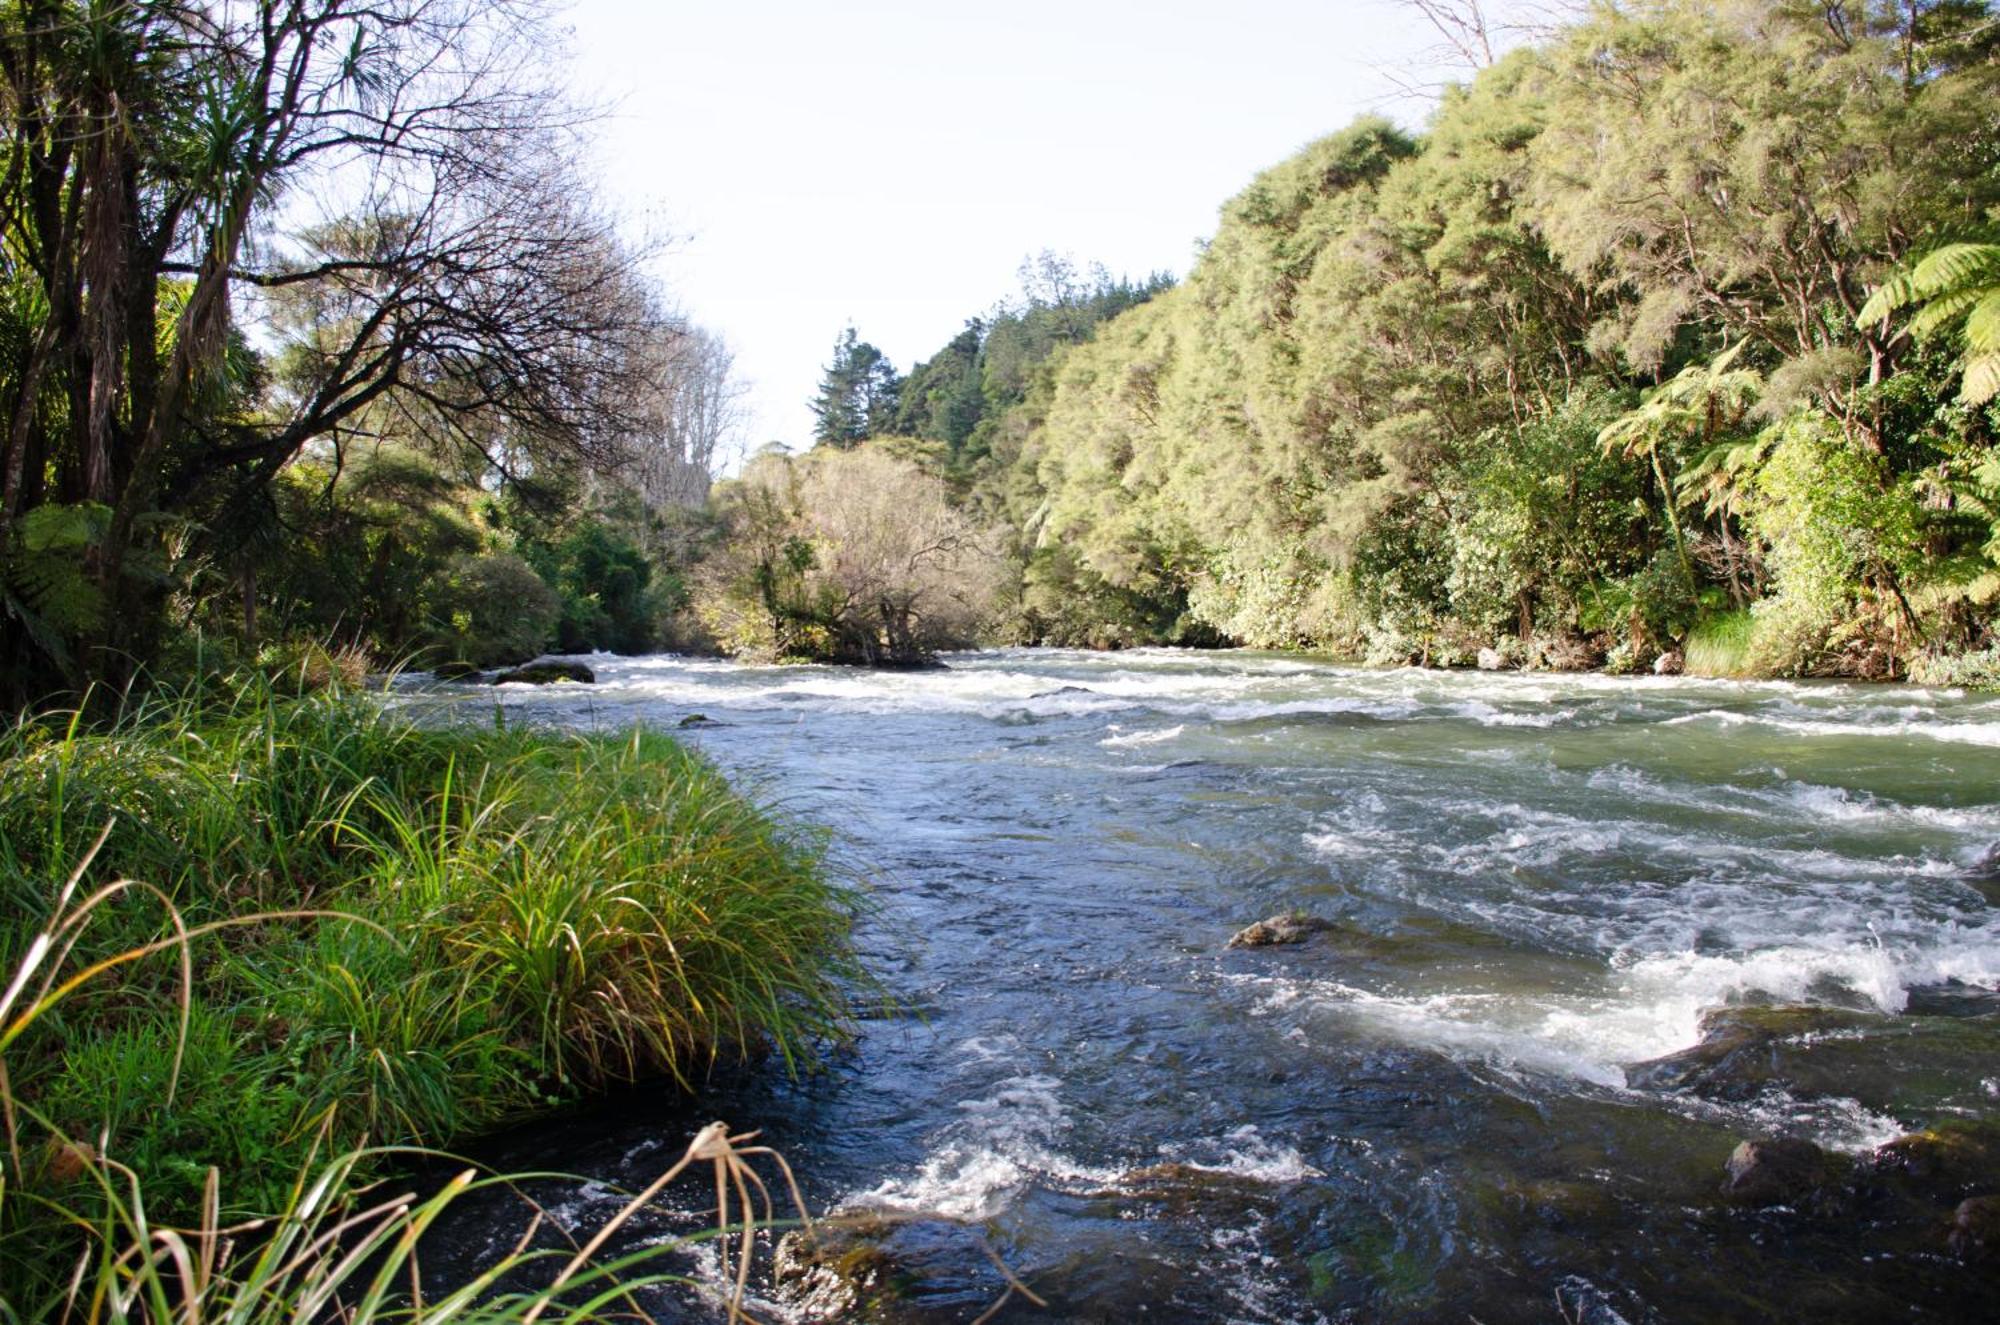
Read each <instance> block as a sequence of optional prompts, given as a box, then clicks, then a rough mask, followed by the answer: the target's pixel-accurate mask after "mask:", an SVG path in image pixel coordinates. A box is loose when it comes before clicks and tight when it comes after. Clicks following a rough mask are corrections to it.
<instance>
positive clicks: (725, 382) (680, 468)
mask: <svg viewBox="0 0 2000 1325" xmlns="http://www.w3.org/2000/svg"><path fill="white" fill-rule="evenodd" d="M735 363H736V356H735V355H734V354H732V353H731V352H730V349H729V346H728V345H727V344H725V343H724V342H723V340H722V338H721V337H720V336H717V335H716V334H715V333H713V332H710V331H706V330H703V329H702V328H700V327H693V326H682V327H676V328H673V329H671V330H670V331H667V332H665V333H663V334H661V335H660V336H659V337H658V338H657V342H656V345H655V348H654V350H653V353H652V355H651V356H650V357H649V358H648V360H647V369H646V373H647V382H646V386H647V394H646V397H645V399H644V402H643V406H642V408H643V415H642V419H641V421H640V425H639V430H638V431H637V432H635V433H634V434H633V435H632V436H631V437H629V438H628V439H627V446H628V448H629V450H630V465H629V469H628V474H629V477H630V479H631V481H632V484H633V486H634V487H636V488H637V489H638V491H639V493H640V495H641V496H643V497H644V498H645V499H646V504H647V505H649V506H651V507H652V508H654V509H655V510H665V509H668V508H671V507H689V506H699V505H701V504H702V502H704V501H706V500H707V499H708V488H709V484H710V483H711V482H713V481H714V477H715V467H716V464H717V457H718V456H719V455H720V454H721V452H722V448H723V445H724V444H725V443H726V442H727V441H729V439H730V438H732V437H734V436H735V435H736V433H737V431H738V430H739V429H740V428H741V427H742V423H743V396H744V388H743V384H742V383H741V382H739V381H737V380H736V378H735V377H734V375H733V372H734V368H735Z"/></svg>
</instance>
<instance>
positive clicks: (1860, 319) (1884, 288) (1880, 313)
mask: <svg viewBox="0 0 2000 1325" xmlns="http://www.w3.org/2000/svg"><path fill="white" fill-rule="evenodd" d="M1916 300H1917V288H1916V283H1915V282H1914V281H1912V280H1911V279H1910V273H1909V272H1907V271H1899V272H1897V273H1896V274H1895V275H1894V276H1891V277H1890V278H1889V279H1888V280H1886V281H1884V282H1882V283H1881V284H1880V285H1878V286H1876V287H1875V289H1874V290H1873V291H1872V292H1870V294H1869V296H1868V302H1867V303H1865V304H1863V305H1861V312H1860V313H1859V315H1857V316H1856V317H1855V319H1854V325H1855V326H1856V327H1871V326H1876V325H1879V324H1881V323H1884V322H1887V321H1888V320H1889V315H1890V314H1891V313H1893V312H1895V311H1896V310H1897V309H1899V308H1907V307H1909V306H1910V305H1911V304H1913V303H1915V302H1916Z"/></svg>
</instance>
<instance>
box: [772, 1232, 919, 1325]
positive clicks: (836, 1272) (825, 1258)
mask: <svg viewBox="0 0 2000 1325" xmlns="http://www.w3.org/2000/svg"><path fill="white" fill-rule="evenodd" d="M891 1231H892V1225H891V1224H890V1223H889V1221H887V1220H883V1219H875V1218H867V1217H862V1218H852V1219H841V1220H839V1221H830V1220H821V1221H820V1222H818V1223H816V1224H814V1225H813V1229H812V1231H811V1232H806V1231H804V1230H799V1231H795V1232H791V1233H787V1234H785V1235H784V1236H783V1237H781V1238H779V1239H778V1245H777V1247H776V1249H775V1250H774V1251H773V1253H772V1257H771V1274H772V1278H774V1279H775V1280H776V1281H777V1284H778V1289H779V1292H780V1293H781V1294H782V1295H783V1297H784V1299H785V1305H786V1306H787V1307H789V1308H790V1309H791V1318H792V1319H793V1320H800V1321H811V1322H819V1321H837V1320H847V1319H849V1318H851V1317H852V1316H853V1314H854V1313H855V1312H857V1311H859V1310H860V1309H861V1308H862V1307H863V1306H864V1305H866V1304H867V1303H868V1302H869V1301H870V1299H871V1298H873V1297H874V1296H875V1295H876V1294H877V1293H878V1292H880V1291H881V1290H883V1289H885V1288H886V1287H887V1286H888V1284H889V1280H890V1277H891V1269H892V1267H891V1265H890V1259H889V1255H888V1253H887V1252H885V1251H884V1250H883V1249H882V1245H881V1244H882V1241H883V1239H884V1238H885V1237H887V1236H888V1234H889V1233H890V1232H891Z"/></svg>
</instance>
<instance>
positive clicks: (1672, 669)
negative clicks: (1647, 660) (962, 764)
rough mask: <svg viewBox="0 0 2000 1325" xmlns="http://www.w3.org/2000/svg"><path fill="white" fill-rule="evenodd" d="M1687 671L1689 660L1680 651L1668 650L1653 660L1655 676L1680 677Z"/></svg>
mask: <svg viewBox="0 0 2000 1325" xmlns="http://www.w3.org/2000/svg"><path fill="white" fill-rule="evenodd" d="M1686 670H1687V659H1686V658H1685V657H1683V656H1682V655H1681V651H1680V650H1679V649H1668V650H1667V651H1666V652H1665V653H1663V654H1661V655H1660V656H1659V657H1657V658H1655V659H1653V675H1654V676H1679V675H1680V674H1681V673H1682V672H1684V671H1686Z"/></svg>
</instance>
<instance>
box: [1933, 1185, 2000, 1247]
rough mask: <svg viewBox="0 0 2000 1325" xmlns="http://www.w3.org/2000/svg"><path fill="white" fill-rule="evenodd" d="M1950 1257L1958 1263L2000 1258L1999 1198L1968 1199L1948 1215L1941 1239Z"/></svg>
mask: <svg viewBox="0 0 2000 1325" xmlns="http://www.w3.org/2000/svg"><path fill="white" fill-rule="evenodd" d="M1945 1241H1946V1243H1947V1244H1948V1245H1949V1246H1950V1247H1951V1254H1952V1255H1954V1256H1956V1257H1958V1258H1959V1259H1960V1260H1962V1261H1991V1260H1993V1259H1994V1258H1995V1257H2000V1196H1969V1197H1967V1198H1966V1199H1965V1200H1963V1201H1960V1202H1959V1203H1958V1209H1957V1210H1955V1211H1953V1212H1952V1217H1951V1232H1950V1233H1949V1234H1947V1235H1946V1237H1945Z"/></svg>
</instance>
